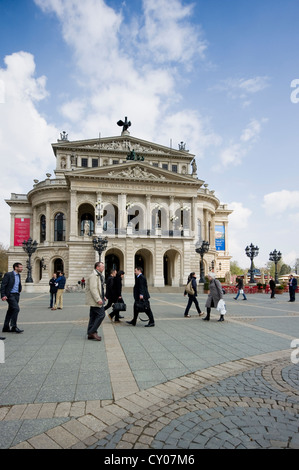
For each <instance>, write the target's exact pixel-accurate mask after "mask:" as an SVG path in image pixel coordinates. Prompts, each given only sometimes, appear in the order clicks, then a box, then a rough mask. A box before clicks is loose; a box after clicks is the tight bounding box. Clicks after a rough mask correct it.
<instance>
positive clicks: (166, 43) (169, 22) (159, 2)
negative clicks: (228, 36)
mask: <svg viewBox="0 0 299 470" xmlns="http://www.w3.org/2000/svg"><path fill="white" fill-rule="evenodd" d="M143 6H144V16H145V25H144V28H143V30H142V32H141V37H143V38H144V39H145V40H146V43H147V44H148V48H147V53H149V54H151V55H152V57H153V58H154V60H155V61H157V62H160V63H161V62H163V63H167V62H172V61H175V62H177V63H180V62H181V63H184V64H185V65H187V67H188V68H189V67H191V65H192V61H193V60H194V59H195V58H197V59H198V58H199V59H203V58H204V53H205V50H206V48H207V42H206V41H205V40H204V39H202V37H201V36H202V32H201V30H200V29H199V28H198V27H197V28H195V27H194V26H192V25H191V23H189V22H188V19H189V18H191V17H192V12H193V9H194V5H193V4H190V5H182V3H181V2H180V1H178V0H169V1H167V2H166V1H165V0H143Z"/></svg>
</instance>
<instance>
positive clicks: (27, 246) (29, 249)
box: [22, 237, 37, 282]
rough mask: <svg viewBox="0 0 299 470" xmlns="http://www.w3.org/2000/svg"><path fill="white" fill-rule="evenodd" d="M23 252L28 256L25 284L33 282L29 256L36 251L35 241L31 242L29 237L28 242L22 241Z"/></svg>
mask: <svg viewBox="0 0 299 470" xmlns="http://www.w3.org/2000/svg"><path fill="white" fill-rule="evenodd" d="M22 246H23V250H24V251H25V252H26V253H27V254H28V260H27V278H26V281H25V282H33V279H32V276H31V271H32V268H31V256H32V254H33V253H34V252H35V251H36V249H37V241H36V240H34V242H33V241H32V238H31V237H29V238H28V240H27V241H26V240H24V241H23V243H22Z"/></svg>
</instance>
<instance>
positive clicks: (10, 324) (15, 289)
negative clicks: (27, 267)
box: [1, 263, 24, 333]
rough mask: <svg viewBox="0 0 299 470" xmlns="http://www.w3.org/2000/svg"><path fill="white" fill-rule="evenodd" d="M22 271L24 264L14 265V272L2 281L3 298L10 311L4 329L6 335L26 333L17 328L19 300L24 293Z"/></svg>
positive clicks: (7, 274)
mask: <svg viewBox="0 0 299 470" xmlns="http://www.w3.org/2000/svg"><path fill="white" fill-rule="evenodd" d="M22 271H23V265H22V263H14V265H13V271H11V272H9V273H6V274H5V275H4V278H3V281H2V285H1V298H2V300H3V301H5V300H6V301H7V303H8V310H7V313H6V317H5V320H4V325H3V329H2V331H3V332H5V333H11V332H13V333H23V331H24V330H20V328H18V327H17V319H18V314H19V311H20V307H19V300H20V293H21V291H22V284H21V276H20V274H21V272H22Z"/></svg>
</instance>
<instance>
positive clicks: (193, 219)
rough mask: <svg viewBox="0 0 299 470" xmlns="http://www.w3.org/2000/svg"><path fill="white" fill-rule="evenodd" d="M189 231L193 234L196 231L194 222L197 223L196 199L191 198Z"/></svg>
mask: <svg viewBox="0 0 299 470" xmlns="http://www.w3.org/2000/svg"><path fill="white" fill-rule="evenodd" d="M190 216H191V230H192V232H193V234H194V232H195V230H196V221H197V211H196V197H194V196H193V197H192V203H191V214H190Z"/></svg>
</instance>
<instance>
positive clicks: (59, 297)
mask: <svg viewBox="0 0 299 470" xmlns="http://www.w3.org/2000/svg"><path fill="white" fill-rule="evenodd" d="M65 282H66V279H65V277H64V274H63V272H62V271H58V278H57V293H56V301H55V305H54V307H53V308H52V309H51V310H57V308H58V310H62V308H63V292H64V287H65ZM58 305H59V307H58Z"/></svg>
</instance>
